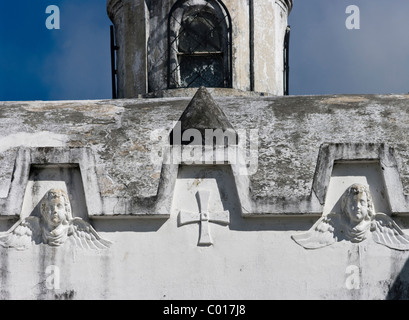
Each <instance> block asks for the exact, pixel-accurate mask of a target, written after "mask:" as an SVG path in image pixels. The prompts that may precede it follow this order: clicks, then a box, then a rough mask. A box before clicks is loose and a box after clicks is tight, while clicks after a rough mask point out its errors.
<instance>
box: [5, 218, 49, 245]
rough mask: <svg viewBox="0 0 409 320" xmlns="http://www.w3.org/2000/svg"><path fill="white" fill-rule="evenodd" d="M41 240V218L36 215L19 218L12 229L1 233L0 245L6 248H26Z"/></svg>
mask: <svg viewBox="0 0 409 320" xmlns="http://www.w3.org/2000/svg"><path fill="white" fill-rule="evenodd" d="M41 242H42V237H41V227H40V219H39V218H38V217H34V216H30V217H27V218H25V219H22V220H19V221H17V222H16V223H15V224H14V225H13V226H12V227H11V228H10V230H8V231H6V232H1V233H0V245H1V246H3V247H5V248H15V249H17V250H25V249H27V248H28V247H29V246H31V245H32V244H33V243H35V244H39V243H41Z"/></svg>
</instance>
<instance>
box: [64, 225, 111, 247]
mask: <svg viewBox="0 0 409 320" xmlns="http://www.w3.org/2000/svg"><path fill="white" fill-rule="evenodd" d="M69 235H70V236H71V238H72V239H73V241H74V243H75V245H76V246H78V247H80V248H84V249H96V250H98V249H106V248H108V247H109V246H110V245H111V244H112V242H111V241H109V240H106V239H103V238H101V236H100V235H99V234H98V233H97V232H96V231H95V229H94V228H93V227H92V226H91V225H90V224H89V223H88V222H86V221H84V220H82V219H81V218H74V219H72V220H71V221H70V234H69Z"/></svg>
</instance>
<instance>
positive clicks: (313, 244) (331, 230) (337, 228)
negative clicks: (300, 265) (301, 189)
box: [291, 213, 343, 249]
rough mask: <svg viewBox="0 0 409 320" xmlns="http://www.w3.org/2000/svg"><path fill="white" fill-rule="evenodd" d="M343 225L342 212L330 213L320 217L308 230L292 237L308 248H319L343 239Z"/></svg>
mask: <svg viewBox="0 0 409 320" xmlns="http://www.w3.org/2000/svg"><path fill="white" fill-rule="evenodd" d="M342 227H343V225H342V218H341V216H340V214H337V213H330V214H328V215H326V216H324V217H322V218H320V219H318V221H317V222H316V223H315V224H314V225H313V226H312V227H311V229H310V230H308V231H307V232H304V233H300V234H296V235H292V236H291V238H292V239H293V240H294V241H295V242H297V243H298V244H299V245H300V246H302V247H304V248H306V249H318V248H322V247H326V246H329V245H331V244H333V243H335V242H337V241H340V240H342Z"/></svg>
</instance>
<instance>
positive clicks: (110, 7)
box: [107, 0, 123, 21]
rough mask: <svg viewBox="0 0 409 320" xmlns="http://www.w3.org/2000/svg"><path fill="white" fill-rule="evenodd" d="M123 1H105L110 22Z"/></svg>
mask: <svg viewBox="0 0 409 320" xmlns="http://www.w3.org/2000/svg"><path fill="white" fill-rule="evenodd" d="M122 6H123V0H108V1H107V13H108V17H109V18H110V19H111V21H113V20H114V18H115V16H116V15H117V13H118V11H119V10H121V9H122Z"/></svg>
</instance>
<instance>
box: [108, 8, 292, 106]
mask: <svg viewBox="0 0 409 320" xmlns="http://www.w3.org/2000/svg"><path fill="white" fill-rule="evenodd" d="M292 6H293V1H292V0H154V1H153V0H108V1H107V12H108V15H109V18H110V19H111V21H112V22H113V25H114V36H115V47H116V50H115V52H116V55H115V56H116V59H115V60H116V81H117V96H118V98H134V97H137V96H139V95H145V94H147V93H152V92H158V91H163V90H170V89H178V88H197V87H201V86H205V87H209V88H212V87H214V88H233V89H238V90H242V91H256V92H262V93H268V94H272V95H283V94H284V93H285V92H286V90H287V89H288V88H286V83H288V81H287V79H288V73H287V74H286V72H287V70H288V68H286V57H288V35H289V28H288V26H287V24H288V23H287V19H288V15H289V13H290V11H291V9H292Z"/></svg>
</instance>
